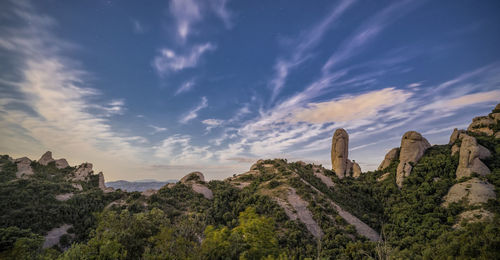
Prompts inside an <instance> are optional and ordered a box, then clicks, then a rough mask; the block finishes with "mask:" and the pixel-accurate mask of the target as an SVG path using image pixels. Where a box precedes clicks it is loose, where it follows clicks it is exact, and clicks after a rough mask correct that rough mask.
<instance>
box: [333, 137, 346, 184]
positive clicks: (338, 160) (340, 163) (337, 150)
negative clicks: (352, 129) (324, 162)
mask: <svg viewBox="0 0 500 260" xmlns="http://www.w3.org/2000/svg"><path fill="white" fill-rule="evenodd" d="M348 149H349V135H348V134H347V132H346V131H345V130H344V129H342V128H340V129H337V130H336V131H335V133H334V134H333V138H332V150H331V157H332V168H333V170H334V171H335V174H337V176H338V177H339V178H344V177H345V173H346V170H347V166H348V165H347V156H348V153H349V150H348Z"/></svg>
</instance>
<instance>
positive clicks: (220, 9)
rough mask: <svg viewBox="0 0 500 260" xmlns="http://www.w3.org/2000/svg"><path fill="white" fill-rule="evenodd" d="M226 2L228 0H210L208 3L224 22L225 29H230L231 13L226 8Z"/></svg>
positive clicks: (231, 25) (231, 24)
mask: <svg viewBox="0 0 500 260" xmlns="http://www.w3.org/2000/svg"><path fill="white" fill-rule="evenodd" d="M227 2H229V0H211V1H210V5H211V7H212V10H213V12H214V13H215V15H217V17H219V18H220V19H221V20H222V21H223V22H224V25H225V26H226V28H227V29H230V28H232V27H233V22H232V17H233V14H232V13H231V11H229V10H228V9H227V6H226V5H227Z"/></svg>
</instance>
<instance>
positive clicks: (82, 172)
mask: <svg viewBox="0 0 500 260" xmlns="http://www.w3.org/2000/svg"><path fill="white" fill-rule="evenodd" d="M92 167H93V166H92V164H91V163H82V164H81V165H80V166H78V168H77V169H76V170H75V172H74V173H73V175H74V176H73V178H72V179H73V180H74V181H86V180H87V178H88V177H89V176H90V175H91V174H92V173H93V172H94V171H93V170H92Z"/></svg>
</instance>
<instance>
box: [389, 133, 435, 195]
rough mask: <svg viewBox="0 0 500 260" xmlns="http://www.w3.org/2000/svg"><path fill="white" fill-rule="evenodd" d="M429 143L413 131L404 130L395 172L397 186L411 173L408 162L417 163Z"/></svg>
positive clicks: (401, 184)
mask: <svg viewBox="0 0 500 260" xmlns="http://www.w3.org/2000/svg"><path fill="white" fill-rule="evenodd" d="M429 147H431V145H430V144H429V142H428V141H427V139H425V138H424V137H422V135H421V134H420V133H417V132H415V131H409V132H406V133H405V134H404V135H403V138H402V139H401V150H400V153H399V164H398V169H397V173H396V184H397V185H398V187H399V188H401V187H402V186H403V180H404V178H405V177H408V176H409V175H410V173H411V170H412V168H413V167H412V166H411V164H410V163H417V162H418V161H419V160H420V158H422V156H423V155H424V153H425V150H427V149H428V148H429Z"/></svg>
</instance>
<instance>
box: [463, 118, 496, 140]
mask: <svg viewBox="0 0 500 260" xmlns="http://www.w3.org/2000/svg"><path fill="white" fill-rule="evenodd" d="M495 123H496V122H495V120H494V119H493V118H490V117H489V116H478V117H474V119H472V123H471V124H470V125H469V127H468V128H467V131H469V132H473V133H482V134H486V135H490V136H491V135H493V134H494V131H493V129H491V128H490V126H491V125H494V124H495Z"/></svg>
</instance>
